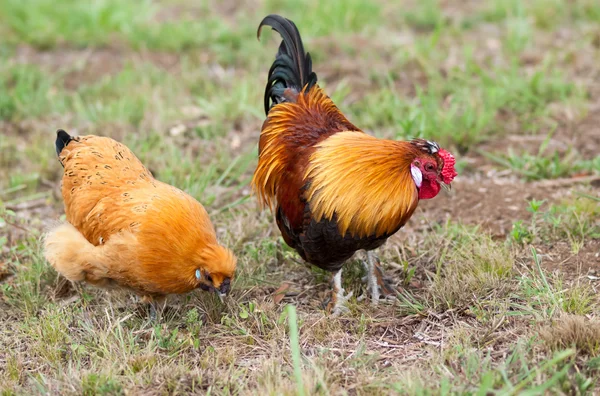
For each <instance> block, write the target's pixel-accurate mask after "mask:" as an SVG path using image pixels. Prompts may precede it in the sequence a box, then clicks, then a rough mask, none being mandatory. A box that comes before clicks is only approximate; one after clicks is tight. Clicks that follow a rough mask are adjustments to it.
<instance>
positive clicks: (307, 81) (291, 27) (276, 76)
mask: <svg viewBox="0 0 600 396" xmlns="http://www.w3.org/2000/svg"><path fill="white" fill-rule="evenodd" d="M263 26H271V27H272V28H273V30H275V31H276V32H278V33H279V34H280V35H281V37H282V38H283V41H282V42H281V44H280V45H279V51H277V55H276V56H275V62H273V65H272V66H271V69H269V79H268V81H267V86H266V88H265V113H266V114H269V110H270V109H271V107H273V106H275V105H276V104H277V103H281V102H285V101H287V100H290V96H289V95H287V96H286V95H284V93H285V90H286V89H287V88H290V89H292V91H293V94H294V95H297V94H298V93H300V92H301V91H302V89H304V87H305V86H306V87H307V88H306V89H307V90H308V89H310V88H311V87H312V86H313V85H315V84H316V83H317V75H316V74H315V73H314V72H313V71H312V60H311V59H310V54H309V53H308V52H306V53H305V52H304V45H303V44H302V38H301V37H300V32H298V28H297V27H296V25H295V24H294V22H292V21H290V20H289V19H286V18H284V17H282V16H280V15H275V14H271V15H268V16H266V17H265V18H264V19H263V20H262V22H261V23H260V25H258V32H257V36H258V38H260V31H261V29H262V27H263Z"/></svg>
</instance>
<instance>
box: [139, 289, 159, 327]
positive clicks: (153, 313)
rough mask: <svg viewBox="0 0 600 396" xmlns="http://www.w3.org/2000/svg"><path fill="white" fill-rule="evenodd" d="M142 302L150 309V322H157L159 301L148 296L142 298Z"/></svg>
mask: <svg viewBox="0 0 600 396" xmlns="http://www.w3.org/2000/svg"><path fill="white" fill-rule="evenodd" d="M141 301H142V302H143V303H146V304H148V309H149V311H150V313H149V316H150V321H151V322H156V320H157V319H158V301H156V299H155V298H152V296H148V295H146V296H142V298H141Z"/></svg>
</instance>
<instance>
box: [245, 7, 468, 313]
mask: <svg viewBox="0 0 600 396" xmlns="http://www.w3.org/2000/svg"><path fill="white" fill-rule="evenodd" d="M263 26H271V27H272V28H273V30H275V31H277V32H278V33H279V34H280V35H281V36H282V38H283V41H282V42H281V45H280V46H279V51H278V52H277V55H276V57H275V62H274V63H273V65H272V66H271V68H270V70H269V74H268V81H267V85H266V89H265V96H264V107H265V112H266V115H267V119H266V120H265V121H264V123H263V126H262V130H261V134H260V141H259V147H258V151H259V160H258V165H257V168H256V171H255V172H254V177H253V180H252V185H253V189H254V191H255V192H256V193H257V196H258V199H259V201H260V203H261V204H262V205H263V206H269V207H270V208H271V210H272V211H273V212H274V214H275V216H276V221H277V226H278V227H279V230H280V231H281V233H282V235H283V238H284V240H285V242H286V243H287V244H288V245H289V246H291V247H292V248H294V249H295V250H296V251H297V252H298V253H299V254H300V256H301V257H302V258H303V259H304V260H306V261H307V262H309V263H311V264H313V265H316V266H318V267H319V268H322V269H324V270H327V271H331V272H332V273H333V290H332V297H331V299H330V302H329V305H328V310H329V311H333V313H334V314H338V313H339V312H341V310H342V309H343V308H344V303H345V301H346V300H347V299H348V298H349V297H350V296H351V293H350V294H349V295H344V289H343V288H342V266H343V264H344V262H345V261H346V260H348V259H349V258H351V257H352V256H353V255H354V253H355V252H356V251H358V250H363V249H364V250H366V251H367V261H366V262H365V263H364V264H365V267H366V269H367V277H368V289H369V291H370V294H371V299H372V302H373V303H374V304H376V303H377V302H378V300H379V298H380V295H381V294H384V295H390V294H392V293H393V291H392V290H391V289H390V288H389V287H388V285H387V284H386V281H385V278H384V276H383V272H382V271H381V268H380V263H379V260H378V259H377V257H376V256H375V255H374V254H373V252H372V250H373V249H376V248H378V247H379V246H381V245H382V244H383V243H384V242H385V241H386V239H387V238H389V237H390V236H391V235H393V234H394V233H395V232H396V231H398V230H399V229H400V228H401V227H402V226H404V225H405V224H406V222H407V221H408V219H410V217H411V216H412V214H413V212H414V211H415V209H416V207H417V204H418V203H419V200H421V199H431V198H433V197H435V196H436V195H437V194H438V192H439V191H440V189H441V187H442V186H444V185H449V184H450V183H451V182H452V180H453V179H454V177H455V176H456V171H455V170H454V165H455V159H454V157H453V156H452V155H451V154H450V153H449V152H448V151H446V150H444V149H441V148H440V147H439V145H438V144H437V143H435V142H432V141H429V140H424V139H414V140H411V141H394V140H385V139H378V138H375V137H373V136H370V135H368V134H366V133H364V132H362V131H361V130H360V129H358V128H357V127H356V126H354V125H353V124H352V123H350V122H349V121H348V120H347V119H346V117H344V115H343V114H342V113H341V112H340V111H339V110H338V109H337V107H336V106H335V105H334V104H333V102H332V101H331V99H330V98H329V97H328V96H327V95H326V94H325V93H324V92H323V90H322V89H321V88H319V86H318V85H317V75H316V74H315V73H314V72H313V70H312V61H311V58H310V55H309V54H308V53H305V52H304V46H303V44H302V39H301V38H300V33H299V32H298V29H297V28H296V25H295V24H294V23H293V22H292V21H290V20H288V19H285V18H283V17H281V16H279V15H269V16H267V17H266V18H264V19H263V20H262V22H261V23H260V25H259V27H258V33H257V35H258V37H259V38H260V32H261V29H262V27H263Z"/></svg>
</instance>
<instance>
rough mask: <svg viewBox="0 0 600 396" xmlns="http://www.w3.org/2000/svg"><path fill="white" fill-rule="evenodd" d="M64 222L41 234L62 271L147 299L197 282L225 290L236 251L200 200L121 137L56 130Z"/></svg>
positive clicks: (189, 287)
mask: <svg viewBox="0 0 600 396" xmlns="http://www.w3.org/2000/svg"><path fill="white" fill-rule="evenodd" d="M56 153H57V154H58V158H59V161H60V163H61V164H62V165H63V167H64V175H63V178H62V195H63V198H64V201H65V212H66V217H67V221H68V223H64V224H62V225H59V226H58V227H56V228H54V229H53V230H51V231H50V232H49V233H48V234H47V235H46V237H45V241H44V249H45V257H46V259H47V260H48V262H50V264H51V265H52V266H53V267H54V268H55V269H56V270H57V271H58V272H59V273H61V274H62V275H63V276H64V277H65V278H67V279H69V280H71V281H86V282H88V283H91V284H93V285H96V286H99V287H114V286H118V287H123V288H127V289H130V290H132V291H134V292H135V293H137V294H138V295H139V296H140V297H142V300H144V301H146V302H150V303H151V306H150V310H151V311H150V312H151V316H152V317H156V309H155V306H154V304H155V302H156V299H162V298H163V297H164V296H166V295H167V294H182V293H187V292H190V291H192V290H194V289H196V288H201V289H203V290H213V291H215V292H217V293H218V294H219V296H220V297H222V296H223V295H225V294H226V293H228V291H229V289H230V285H231V279H232V277H233V275H234V272H235V267H236V258H235V256H234V255H233V253H232V252H231V251H230V250H228V249H226V248H224V247H223V246H221V245H219V243H218V242H217V238H216V235H215V230H214V228H213V226H212V224H211V222H210V219H209V218H208V214H207V213H206V210H205V209H204V207H202V205H201V204H200V203H199V202H198V201H196V200H195V199H194V198H192V197H191V196H190V195H188V194H186V193H185V192H183V191H181V190H179V189H177V188H175V187H172V186H170V185H168V184H165V183H162V182H160V181H158V180H156V179H154V177H152V174H151V173H150V171H148V169H146V167H145V166H144V165H142V163H141V162H140V161H139V160H138V159H137V158H136V156H135V155H134V154H133V153H132V152H131V150H129V149H128V148H127V147H125V146H124V145H123V144H121V143H119V142H117V141H115V140H113V139H110V138H106V137H98V136H82V137H72V136H69V134H67V133H66V132H65V131H63V130H59V131H58V132H57V139H56Z"/></svg>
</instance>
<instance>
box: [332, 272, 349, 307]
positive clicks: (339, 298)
mask: <svg viewBox="0 0 600 396" xmlns="http://www.w3.org/2000/svg"><path fill="white" fill-rule="evenodd" d="M350 297H352V292H350V293H348V294H344V288H343V287H342V270H341V269H340V270H339V271H338V272H336V273H335V274H334V275H333V288H332V290H331V300H330V301H329V304H328V305H327V310H328V311H329V312H331V314H332V315H333V316H337V315H339V314H341V313H342V312H345V311H347V310H348V308H347V307H346V301H348V299H350Z"/></svg>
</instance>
